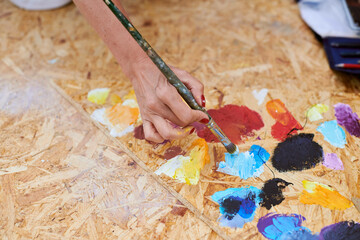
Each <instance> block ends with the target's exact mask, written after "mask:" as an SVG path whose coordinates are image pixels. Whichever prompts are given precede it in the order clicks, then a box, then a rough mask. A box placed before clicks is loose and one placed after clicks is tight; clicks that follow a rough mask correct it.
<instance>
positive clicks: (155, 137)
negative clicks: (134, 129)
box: [143, 120, 164, 143]
mask: <svg viewBox="0 0 360 240" xmlns="http://www.w3.org/2000/svg"><path fill="white" fill-rule="evenodd" d="M143 128H144V136H145V139H146V140H148V141H151V142H155V143H162V142H163V141H164V138H162V137H161V136H160V134H159V133H158V132H157V130H156V128H155V127H154V125H153V124H152V123H151V122H149V121H146V120H143Z"/></svg>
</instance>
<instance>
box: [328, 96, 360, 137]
mask: <svg viewBox="0 0 360 240" xmlns="http://www.w3.org/2000/svg"><path fill="white" fill-rule="evenodd" d="M334 108H335V117H336V119H337V122H338V124H339V125H341V126H343V127H345V129H346V131H348V133H350V135H352V136H356V137H360V118H359V116H358V115H357V114H356V113H354V112H353V111H352V109H351V107H350V106H349V105H347V104H344V103H338V104H336V105H334Z"/></svg>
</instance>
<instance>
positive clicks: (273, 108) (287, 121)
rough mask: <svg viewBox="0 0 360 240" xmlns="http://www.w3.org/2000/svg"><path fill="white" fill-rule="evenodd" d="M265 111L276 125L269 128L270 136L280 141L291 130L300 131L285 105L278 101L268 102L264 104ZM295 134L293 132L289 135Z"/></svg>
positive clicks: (297, 123)
mask: <svg viewBox="0 0 360 240" xmlns="http://www.w3.org/2000/svg"><path fill="white" fill-rule="evenodd" d="M266 110H267V111H268V113H269V114H270V116H271V117H272V118H274V119H275V120H276V123H275V124H274V125H273V126H272V127H271V135H272V136H273V137H274V138H275V139H277V140H280V141H283V140H285V139H286V138H287V137H288V134H289V133H290V131H291V130H293V129H295V128H296V129H302V126H301V125H300V123H299V122H298V121H296V119H295V118H294V117H293V115H292V114H291V113H290V112H289V111H288V110H287V109H286V107H285V104H284V103H283V102H282V101H281V100H280V99H274V100H270V101H269V102H267V103H266ZM295 133H297V131H296V130H293V131H292V132H291V134H295Z"/></svg>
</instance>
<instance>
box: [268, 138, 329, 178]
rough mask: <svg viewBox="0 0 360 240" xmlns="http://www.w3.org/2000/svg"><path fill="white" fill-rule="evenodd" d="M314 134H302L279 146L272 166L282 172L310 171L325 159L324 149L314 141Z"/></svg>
mask: <svg viewBox="0 0 360 240" xmlns="http://www.w3.org/2000/svg"><path fill="white" fill-rule="evenodd" d="M313 138H314V134H305V133H300V134H298V135H295V136H292V137H289V138H287V139H286V140H285V141H284V142H281V143H279V144H278V145H277V147H276V148H275V150H274V155H273V157H272V159H271V160H272V165H273V166H274V168H276V169H277V170H278V171H280V172H286V171H293V170H295V171H301V170H304V169H310V168H313V167H315V166H316V164H318V163H320V162H321V161H322V159H323V149H322V147H321V146H320V145H319V144H318V143H316V142H314V141H313Z"/></svg>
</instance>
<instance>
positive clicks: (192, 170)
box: [155, 139, 210, 185]
mask: <svg viewBox="0 0 360 240" xmlns="http://www.w3.org/2000/svg"><path fill="white" fill-rule="evenodd" d="M208 150H209V149H208V145H207V143H206V141H205V140H204V139H196V140H195V141H194V142H193V143H192V144H191V146H190V148H189V149H188V151H190V154H189V156H183V155H177V156H175V157H173V158H171V159H170V160H168V161H167V162H166V163H165V164H163V165H162V166H161V167H160V168H159V169H158V170H156V172H155V173H156V174H157V175H161V174H165V175H167V176H169V177H171V178H174V179H177V180H179V181H180V182H182V183H187V184H189V185H194V184H197V183H198V182H199V179H200V171H201V169H202V168H203V167H204V166H205V165H206V164H207V163H209V162H210V156H209V153H208Z"/></svg>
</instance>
